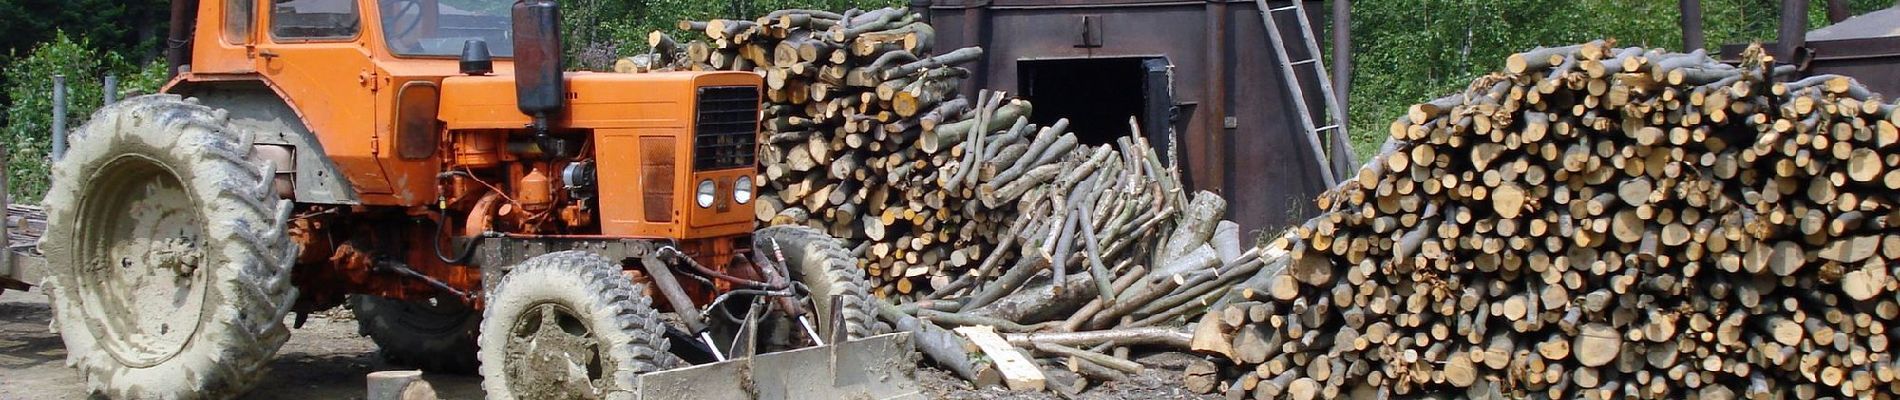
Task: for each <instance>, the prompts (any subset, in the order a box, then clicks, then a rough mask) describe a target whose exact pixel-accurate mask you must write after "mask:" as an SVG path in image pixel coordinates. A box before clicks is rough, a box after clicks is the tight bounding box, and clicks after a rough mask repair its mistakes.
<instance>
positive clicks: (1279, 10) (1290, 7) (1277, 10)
mask: <svg viewBox="0 0 1900 400" xmlns="http://www.w3.org/2000/svg"><path fill="white" fill-rule="evenodd" d="M1295 8H1300V6H1298V5H1291V6H1286V7H1274V8H1269V9H1267V12H1281V11H1286V10H1291V9H1295Z"/></svg>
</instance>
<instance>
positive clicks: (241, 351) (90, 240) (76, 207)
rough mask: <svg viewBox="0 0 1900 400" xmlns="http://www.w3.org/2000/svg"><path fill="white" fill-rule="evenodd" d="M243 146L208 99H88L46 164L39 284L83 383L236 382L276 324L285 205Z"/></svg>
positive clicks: (232, 386)
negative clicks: (66, 142)
mask: <svg viewBox="0 0 1900 400" xmlns="http://www.w3.org/2000/svg"><path fill="white" fill-rule="evenodd" d="M250 152H251V133H250V132H242V131H238V130H236V129H233V128H231V126H230V125H229V114H228V113H227V112H225V111H224V110H218V109H213V108H210V107H206V106H202V105H199V104H198V103H197V101H196V100H194V99H184V98H180V97H178V96H173V95H153V96H143V97H138V98H132V99H128V100H126V101H122V102H119V103H117V104H113V105H110V106H107V107H105V108H103V109H100V110H99V111H98V112H97V113H95V114H94V115H93V117H92V120H91V121H90V122H87V123H86V125H84V126H81V127H80V128H79V130H78V131H76V132H74V134H73V137H72V147H71V148H70V149H69V150H68V151H67V153H66V155H65V158H64V159H62V160H60V161H59V162H56V163H54V164H53V168H52V188H51V189H50V190H49V191H48V192H47V195H46V199H45V201H44V206H45V209H46V213H47V226H46V234H45V236H44V237H42V239H41V242H40V244H39V246H40V250H41V251H42V252H43V253H44V254H45V255H46V260H47V268H48V270H49V271H48V272H49V274H48V275H49V276H48V278H47V280H46V282H44V283H45V285H46V292H47V293H48V294H49V295H50V296H51V297H52V300H53V301H52V303H53V312H54V326H55V327H56V328H57V329H58V330H59V332H60V337H61V338H62V339H63V340H64V341H65V344H66V350H67V362H68V363H69V364H71V365H73V366H76V367H78V368H79V369H80V371H82V373H83V374H84V375H85V376H86V382H87V388H88V389H89V390H90V391H91V392H92V393H94V394H95V395H104V396H106V397H112V398H225V397H232V396H236V395H238V394H241V393H243V392H245V391H246V390H247V389H249V388H250V387H251V386H252V385H253V384H254V383H256V382H257V378H258V377H259V375H260V374H261V373H262V371H263V370H264V367H265V365H266V363H268V362H269V360H270V359H271V357H272V356H273V355H275V353H276V352H277V349H278V347H280V346H282V345H283V344H284V341H285V340H286V339H288V338H289V331H288V330H287V329H286V328H285V327H284V323H283V317H284V314H285V313H286V312H288V311H289V308H290V305H291V301H292V300H293V299H295V298H296V297H297V291H296V289H295V288H293V287H292V286H291V284H290V270H291V263H292V262H294V261H295V259H296V255H297V248H296V246H295V245H294V244H292V243H291V242H290V240H289V238H288V237H287V236H285V230H284V226H285V222H286V220H287V219H288V218H289V216H290V209H291V206H290V202H289V201H285V200H280V199H278V198H277V195H276V193H275V192H274V191H273V190H271V186H270V184H271V177H272V176H273V174H274V173H275V171H273V170H272V169H271V168H270V166H269V165H268V164H266V163H261V162H254V161H252V160H250V159H249V154H250Z"/></svg>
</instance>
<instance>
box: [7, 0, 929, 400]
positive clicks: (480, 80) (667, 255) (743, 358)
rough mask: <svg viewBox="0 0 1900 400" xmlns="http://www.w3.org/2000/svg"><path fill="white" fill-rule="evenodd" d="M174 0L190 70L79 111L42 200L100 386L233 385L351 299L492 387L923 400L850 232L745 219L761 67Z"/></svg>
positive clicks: (62, 313)
mask: <svg viewBox="0 0 1900 400" xmlns="http://www.w3.org/2000/svg"><path fill="white" fill-rule="evenodd" d="M173 8H174V10H173V22H172V26H173V34H172V38H171V40H170V41H169V43H170V44H171V47H172V48H173V53H174V54H175V55H174V58H173V59H172V61H173V64H174V67H175V68H176V69H175V71H177V72H178V74H177V77H176V79H173V80H172V81H171V83H170V84H168V85H167V86H166V87H165V88H164V89H163V91H164V93H166V94H160V95H153V96H145V97H138V98H133V99H129V100H126V101H122V102H119V103H117V104H113V105H110V106H108V107H105V108H104V109H102V110H100V111H99V112H98V113H97V114H95V115H94V116H93V118H92V120H91V121H90V122H88V123H87V124H86V125H85V126H83V127H81V128H80V129H79V130H78V131H76V132H75V133H74V135H73V138H72V140H71V142H72V146H71V148H70V150H69V151H68V152H67V153H65V154H64V155H63V157H61V158H60V159H59V160H58V161H57V162H56V163H55V164H54V165H53V182H54V183H53V187H52V189H51V190H50V191H49V193H48V194H47V196H46V200H45V203H44V204H45V212H46V214H47V215H46V221H47V222H46V231H45V233H44V236H43V239H42V240H41V242H40V245H39V250H40V253H42V254H43V255H44V257H45V265H46V266H47V268H46V269H47V271H46V275H47V277H46V279H45V280H44V281H43V282H44V285H45V288H44V290H45V291H46V292H47V293H49V294H50V295H51V296H52V298H53V307H54V311H55V319H56V321H55V323H54V326H55V327H56V329H57V330H58V331H59V332H60V334H61V336H62V337H63V338H64V341H65V342H66V346H67V349H68V351H69V354H70V355H69V362H70V363H72V364H74V365H76V366H78V367H79V368H80V369H81V370H82V371H83V372H84V373H85V375H86V377H87V380H88V382H89V386H90V390H91V391H92V392H93V393H95V394H103V395H106V396H109V397H114V398H197V397H228V396H234V395H236V394H240V393H243V392H244V391H246V390H248V389H249V388H250V386H251V385H252V384H253V383H254V382H255V381H256V378H257V377H258V375H259V374H260V373H261V372H262V370H263V367H264V366H265V365H266V364H267V362H268V360H269V359H270V358H271V356H272V355H273V354H274V353H275V352H276V350H277V348H278V347H279V346H280V345H282V344H283V343H284V341H285V340H286V339H287V337H288V336H289V334H290V333H289V330H288V328H287V327H286V325H287V324H286V321H285V320H286V319H287V316H290V315H294V317H290V318H289V319H291V320H293V321H294V322H291V323H290V325H296V326H301V325H302V323H303V322H304V320H305V317H306V316H307V315H309V314H310V313H312V312H317V311H321V310H325V309H330V308H334V307H337V306H340V305H344V304H346V303H348V304H350V305H351V306H352V307H353V310H354V311H355V313H356V314H357V318H358V319H359V320H360V323H361V327H362V330H363V332H364V333H365V334H366V335H368V336H370V337H371V338H372V339H374V340H375V341H376V343H377V344H378V345H380V346H381V348H382V352H383V354H384V355H385V356H387V357H389V358H390V359H391V360H392V361H395V362H398V363H406V364H409V365H414V366H417V367H421V368H425V369H431V370H442V371H464V372H468V371H479V373H480V374H481V376H482V378H483V383H482V386H483V389H484V390H485V391H486V392H487V393H488V396H489V397H490V398H503V399H506V398H632V397H640V396H650V397H652V398H681V397H694V396H702V397H715V398H723V397H734V396H737V397H745V396H757V397H776V398H784V397H793V398H841V397H854V398H889V397H914V396H916V394H915V391H914V390H912V389H911V388H910V387H909V386H910V385H911V384H910V383H909V381H908V372H907V371H904V367H903V366H905V365H911V364H912V363H910V362H908V361H900V362H891V361H890V360H892V359H899V358H905V357H911V355H910V354H911V353H910V345H909V343H908V341H907V340H908V338H907V337H905V336H901V335H883V336H876V335H877V334H878V333H879V332H881V331H883V330H885V329H886V328H885V327H883V326H881V324H880V323H878V322H877V320H876V318H875V316H876V308H875V307H874V306H873V305H874V304H875V303H874V301H876V300H874V299H873V298H872V297H870V296H869V295H868V294H867V293H866V286H865V283H864V281H863V277H862V273H861V272H860V271H859V270H858V269H857V267H855V263H853V262H852V260H851V255H850V253H849V251H847V250H846V249H843V248H840V247H839V244H838V243H839V242H838V241H836V240H833V239H831V238H829V237H827V236H825V235H823V234H821V233H818V232H815V231H811V230H807V229H803V228H792V227H773V228H765V229H760V230H755V228H754V222H753V220H752V215H753V212H752V205H751V204H750V201H751V200H752V199H753V197H754V196H753V193H754V190H755V188H754V185H755V182H754V181H753V179H754V176H755V174H756V165H755V164H756V162H755V160H754V154H756V147H757V145H758V144H757V143H756V135H757V126H758V118H759V92H760V85H761V79H760V77H759V76H757V75H754V74H748V73H730V72H706V73H684V72H682V73H660V74H639V75H632V74H596V73H570V72H563V60H562V56H561V54H562V53H561V36H560V29H559V21H560V20H559V10H558V8H557V7H556V5H555V4H554V2H553V1H552V0H521V1H515V0H459V1H458V0H174V7H173ZM662 312H668V313H669V314H666V315H663V314H662ZM792 349H797V350H792ZM766 353H773V354H766ZM848 364H863V365H848ZM824 365H829V368H817V367H819V366H824ZM871 365H875V366H876V367H877V368H878V369H871V368H867V367H868V366H871ZM689 366H690V367H689ZM884 369H894V370H884ZM668 370H673V371H676V372H682V371H683V373H680V374H674V375H669V374H673V373H674V372H661V371H668ZM694 371H698V372H694ZM685 372H692V373H685ZM712 373H717V374H733V375H739V376H732V377H725V376H723V375H715V376H719V378H717V379H707V378H706V375H705V374H712Z"/></svg>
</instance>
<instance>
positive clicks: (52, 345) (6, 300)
mask: <svg viewBox="0 0 1900 400" xmlns="http://www.w3.org/2000/svg"><path fill="white" fill-rule="evenodd" d="M51 318H52V313H51V310H50V308H49V307H48V305H47V299H46V296H45V295H42V294H40V293H38V292H19V291H7V292H6V293H4V294H0V399H46V400H66V399H75V400H77V399H85V398H86V396H85V386H86V384H85V380H84V378H83V377H81V376H80V374H79V372H78V371H77V370H74V369H71V368H67V367H66V366H65V364H66V350H65V346H64V344H62V343H61V342H60V339H59V335H55V334H53V333H51V332H49V331H48V330H47V323H48V322H49V321H51ZM1190 357H1192V356H1189V355H1185V354H1178V353H1163V354H1154V355H1149V356H1145V357H1142V358H1140V361H1142V362H1143V363H1144V364H1147V365H1149V366H1151V367H1152V368H1149V370H1148V371H1147V372H1144V373H1142V374H1139V375H1137V376H1135V377H1134V379H1131V380H1130V381H1127V382H1111V383H1107V384H1104V385H1099V386H1094V387H1090V388H1088V390H1086V391H1083V392H1082V393H1080V394H1079V395H1076V396H1073V398H1077V399H1196V398H1211V397H1206V396H1198V395H1195V394H1193V393H1189V392H1187V390H1186V389H1183V388H1182V387H1181V384H1180V382H1181V369H1182V368H1183V367H1182V366H1183V365H1184V363H1185V361H1186V360H1188V359H1190ZM400 369H406V368H402V367H400V366H393V365H388V364H385V363H383V362H382V360H381V358H380V357H377V356H376V344H375V343H371V342H370V340H369V338H365V337H362V336H358V335H357V334H356V321H355V320H353V319H351V318H350V314H349V312H348V311H342V310H340V309H339V310H335V311H332V312H328V313H323V314H319V315H312V316H311V317H310V319H309V320H308V321H307V323H306V324H305V325H304V327H303V328H301V329H294V330H292V332H291V335H290V342H288V343H285V344H284V347H283V349H281V350H279V351H278V352H277V359H276V360H275V361H274V362H272V363H271V372H270V373H268V374H266V375H265V378H264V381H263V382H262V383H260V384H258V386H257V388H256V389H254V390H252V391H251V393H250V394H248V395H246V396H245V397H244V398H246V399H360V398H362V397H363V391H364V385H365V383H364V378H363V376H364V375H365V374H368V373H370V372H374V371H383V370H400ZM917 375H918V376H917V380H918V381H919V383H920V384H921V385H923V388H924V393H925V394H926V395H927V396H928V397H930V398H933V399H951V400H1003V399H1009V400H1015V399H1024V400H1029V399H1065V398H1071V397H1068V396H1063V395H1059V394H1055V393H1051V392H1042V393H1020V392H1009V391H1004V390H1001V389H981V390H979V389H972V388H971V387H970V385H969V383H967V382H964V381H962V380H961V379H957V378H956V376H954V375H951V374H950V373H948V372H944V371H941V370H937V369H934V368H929V367H922V368H919V369H918V374H917ZM424 379H426V380H428V381H429V383H430V384H431V385H433V386H434V387H435V389H436V392H437V393H439V394H441V395H442V397H443V398H446V399H479V398H481V395H482V391H481V385H480V379H479V378H476V377H473V376H461V375H439V374H430V375H425V376H424Z"/></svg>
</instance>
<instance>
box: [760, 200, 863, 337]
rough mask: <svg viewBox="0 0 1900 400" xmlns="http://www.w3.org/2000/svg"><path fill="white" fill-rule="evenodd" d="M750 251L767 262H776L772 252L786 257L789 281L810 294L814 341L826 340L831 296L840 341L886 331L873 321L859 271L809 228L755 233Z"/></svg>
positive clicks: (837, 246)
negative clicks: (839, 303) (836, 302)
mask: <svg viewBox="0 0 1900 400" xmlns="http://www.w3.org/2000/svg"><path fill="white" fill-rule="evenodd" d="M775 242H776V245H774V243H775ZM752 248H753V249H754V251H755V252H757V253H756V254H757V255H758V256H759V257H762V258H764V259H767V260H775V257H776V256H777V255H776V254H774V250H778V251H779V252H783V253H784V254H785V263H786V264H789V266H788V267H789V268H787V269H789V270H790V271H791V273H792V279H793V280H796V281H798V282H799V283H803V284H805V286H806V287H807V288H810V289H811V299H812V303H813V308H814V309H815V310H817V313H818V315H817V316H816V317H815V318H813V319H812V323H813V324H816V325H818V334H819V335H823V336H824V337H827V338H829V337H831V326H832V324H831V321H830V320H829V319H828V318H830V316H831V301H830V300H829V299H830V298H831V296H832V295H837V296H839V297H843V299H844V301H843V304H844V306H843V308H844V310H843V312H842V314H843V315H844V328H845V335H846V336H845V337H847V338H851V339H859V338H866V337H871V336H876V335H877V334H880V333H884V332H885V331H888V330H889V328H888V327H885V326H883V325H882V324H880V323H879V322H878V321H877V308H876V307H877V303H875V301H877V299H874V298H872V297H871V293H870V290H869V289H868V288H869V287H870V285H869V284H867V283H865V282H864V270H862V269H859V268H858V264H857V262H856V261H855V259H854V258H852V257H851V252H850V251H849V250H845V248H844V244H843V243H841V242H839V241H838V240H837V239H834V238H832V237H831V236H830V235H826V234H824V233H823V232H819V231H817V230H814V229H811V228H809V227H804V226H792V225H781V226H774V227H768V228H765V229H760V230H759V231H758V232H755V233H754V234H753V236H752Z"/></svg>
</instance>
